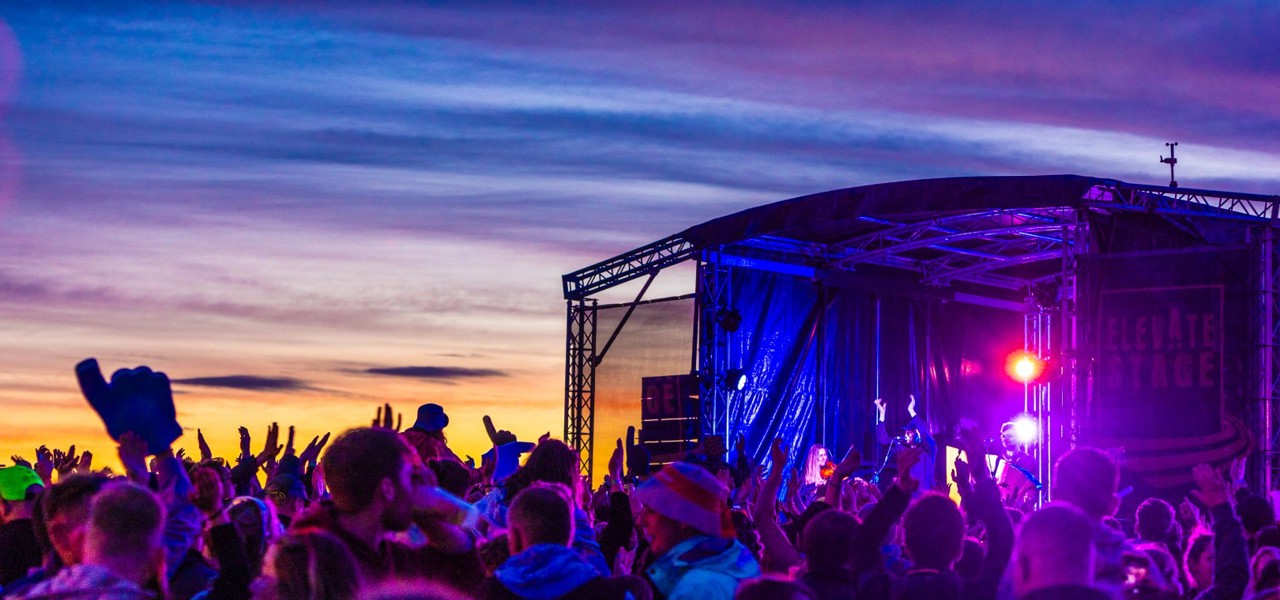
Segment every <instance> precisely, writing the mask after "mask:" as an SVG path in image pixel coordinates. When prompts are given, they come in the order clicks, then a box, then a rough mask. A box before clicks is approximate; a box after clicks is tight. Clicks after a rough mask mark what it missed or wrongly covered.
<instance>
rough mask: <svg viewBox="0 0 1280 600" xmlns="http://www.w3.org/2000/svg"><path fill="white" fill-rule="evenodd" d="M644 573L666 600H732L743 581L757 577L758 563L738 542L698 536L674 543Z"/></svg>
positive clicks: (758, 572) (758, 573)
mask: <svg viewBox="0 0 1280 600" xmlns="http://www.w3.org/2000/svg"><path fill="white" fill-rule="evenodd" d="M645 574H647V575H648V576H649V583H651V584H653V587H654V589H655V590H656V591H657V592H658V594H661V596H662V597H665V598H667V600H732V599H733V592H734V590H736V589H737V588H738V584H739V583H740V582H742V580H744V579H749V578H752V577H758V576H759V575H760V564H759V563H757V562H756V559H755V557H754V556H752V555H751V551H750V550H747V548H746V546H743V545H742V544H741V543H739V542H738V541H737V540H731V539H726V538H719V537H714V536H709V535H699V536H694V537H691V538H689V539H687V540H685V541H683V542H680V543H679V544H676V545H675V547H673V548H672V549H671V550H669V551H667V553H666V554H663V555H662V556H660V557H658V559H657V560H656V561H654V563H653V565H651V566H650V567H649V568H648V569H647V570H646V571H645Z"/></svg>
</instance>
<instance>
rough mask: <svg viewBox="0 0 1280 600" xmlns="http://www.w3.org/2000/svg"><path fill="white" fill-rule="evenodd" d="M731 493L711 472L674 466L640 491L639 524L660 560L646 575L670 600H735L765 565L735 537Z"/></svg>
mask: <svg viewBox="0 0 1280 600" xmlns="http://www.w3.org/2000/svg"><path fill="white" fill-rule="evenodd" d="M728 497H729V491H728V490H727V489H726V488H725V486H724V485H723V484H721V483H720V481H719V480H717V479H716V478H715V476H714V475H712V474H711V473H710V472H708V471H707V470H705V469H703V468H701V467H698V466H695V465H692V464H689V463H684V462H675V463H671V464H669V465H667V466H665V467H663V469H662V470H661V471H658V473H657V474H655V475H654V476H653V477H651V478H650V479H649V480H648V481H646V482H645V483H644V484H643V485H641V486H640V487H639V488H637V489H636V491H635V500H636V501H637V502H639V503H640V506H641V509H640V515H639V517H637V524H638V525H639V527H640V529H641V531H642V532H643V533H644V536H645V538H646V539H647V540H648V542H649V549H650V552H651V553H652V555H653V556H654V557H656V558H655V559H654V561H653V563H652V564H651V565H650V566H649V568H648V569H646V570H645V575H646V576H647V578H648V579H649V583H650V585H652V586H653V588H654V590H655V591H656V593H655V594H654V595H655V597H665V598H667V599H668V600H683V599H689V598H697V599H698V600H730V599H732V598H733V594H734V591H735V590H736V589H737V587H738V584H739V583H741V582H742V581H743V580H745V579H749V578H752V577H757V576H759V575H760V565H759V564H758V563H757V562H756V559H755V557H753V556H752V555H751V551H750V550H748V549H747V548H746V547H745V546H743V545H742V544H741V543H740V542H738V540H737V539H736V536H735V534H734V529H733V520H732V517H731V515H730V514H729V506H728V504H727V500H728Z"/></svg>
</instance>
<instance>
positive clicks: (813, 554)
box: [800, 510, 858, 573]
mask: <svg viewBox="0 0 1280 600" xmlns="http://www.w3.org/2000/svg"><path fill="white" fill-rule="evenodd" d="M857 531H858V519H857V517H854V516H853V515H851V514H849V513H847V512H844V511H840V510H824V511H822V512H821V513H818V515H817V516H815V517H813V518H812V519H810V520H809V522H808V523H807V524H806V525H805V526H804V532H803V533H802V534H801V536H800V551H801V552H803V553H804V556H805V563H806V564H807V565H808V567H809V570H810V571H823V572H828V573H829V572H831V571H843V570H847V569H848V568H849V565H850V561H851V560H853V551H854V547H853V539H854V534H856V533H857Z"/></svg>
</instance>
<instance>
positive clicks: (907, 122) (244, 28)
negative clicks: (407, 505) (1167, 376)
mask: <svg viewBox="0 0 1280 600" xmlns="http://www.w3.org/2000/svg"><path fill="white" fill-rule="evenodd" d="M77 4H78V5H79V6H77ZM366 4H367V3H349V4H347V5H343V4H341V3H337V2H314V3H305V2H290V3H287V4H283V5H277V6H273V7H267V6H266V5H264V4H263V3H259V2H241V3H199V4H181V3H166V4H163V5H160V4H155V5H153V4H147V3H102V2H93V3H90V2H82V3H35V2H18V3H17V4H16V5H10V6H7V7H6V8H5V10H4V11H3V12H0V256H2V257H4V259H3V260H0V364H3V365H5V367H6V368H4V369H3V372H0V410H16V411H19V412H20V413H21V414H23V415H29V416H30V418H29V419H27V420H26V421H25V422H27V423H29V424H31V425H32V427H31V428H29V429H28V428H24V429H22V430H17V429H11V427H13V426H12V425H4V426H0V427H3V428H4V430H0V455H3V456H7V454H9V453H12V452H18V451H23V452H25V453H27V454H29V453H30V450H29V449H28V450H23V448H26V447H27V446H29V445H30V443H31V442H33V441H35V440H36V439H38V438H39V436H37V435H35V433H32V432H47V431H49V430H51V429H53V428H56V430H57V431H58V434H57V435H56V436H55V437H57V439H48V441H50V442H52V443H58V444H64V445H65V444H66V443H71V442H76V441H79V443H81V444H82V447H83V445H90V446H93V447H95V448H98V449H99V452H100V453H103V454H104V455H105V454H106V453H108V450H107V447H106V445H105V444H106V442H105V437H104V436H103V434H102V433H101V432H100V426H98V425H97V423H96V421H95V420H94V418H93V416H92V414H89V413H88V410H87V409H86V408H84V407H83V405H82V401H81V400H80V399H79V398H78V395H77V394H76V391H75V389H74V387H73V380H72V378H71V376H70V373H71V366H72V365H73V364H74V363H75V362H76V361H77V360H78V359H80V358H83V357H85V356H90V355H95V356H98V357H99V358H100V359H101V360H102V362H103V364H104V367H106V368H109V369H112V368H117V367H121V366H133V365H135V364H140V363H148V364H152V365H153V366H156V367H158V368H162V369H166V370H168V371H169V372H170V374H171V375H172V376H173V377H174V378H175V379H187V380H193V381H194V383H193V382H190V381H189V382H188V383H186V384H182V385H179V386H177V387H178V389H179V391H180V392H183V394H181V395H180V411H181V414H182V415H184V424H189V425H196V424H199V425H201V426H204V427H210V428H216V431H213V432H211V439H212V441H213V442H214V443H215V445H217V444H219V443H222V444H226V445H228V446H227V447H228V449H229V444H231V439H232V436H233V435H234V425H235V424H237V423H239V422H244V423H246V424H250V425H252V426H254V427H260V426H263V425H265V423H266V422H269V421H271V420H281V421H290V420H292V421H298V422H299V427H300V429H301V430H302V431H303V433H307V432H310V431H312V430H319V429H321V428H326V427H330V426H331V424H332V423H334V422H341V423H343V424H347V423H354V422H355V421H358V420H359V419H363V418H365V413H369V414H370V415H371V414H372V408H371V407H372V406H373V403H374V402H375V401H377V400H379V399H383V398H387V399H391V400H392V401H394V402H396V404H397V408H400V409H401V410H411V409H412V408H413V407H414V406H416V404H417V403H418V402H420V401H421V400H422V399H424V398H427V397H431V398H443V399H446V400H450V401H452V402H454V403H455V406H456V408H451V409H450V412H451V415H453V417H454V422H455V423H464V424H467V425H466V427H467V428H466V429H461V428H459V430H458V431H457V432H456V434H455V437H456V438H457V439H458V443H459V444H460V445H462V446H463V447H464V448H463V449H464V450H466V451H467V452H469V453H473V454H474V453H476V452H478V451H479V450H480V448H479V445H478V440H479V436H480V435H481V434H480V433H479V429H478V426H474V427H473V426H472V425H474V424H475V423H478V421H479V415H480V414H483V413H485V412H494V413H502V414H504V415H507V418H509V419H511V421H512V422H513V424H512V426H511V427H510V428H513V429H515V428H516V427H515V424H514V423H515V422H519V423H520V426H521V427H523V428H524V429H527V431H518V433H521V435H522V436H526V437H536V434H537V433H540V432H541V431H544V430H548V429H550V430H552V431H553V432H558V431H559V429H560V427H561V420H562V418H563V412H562V410H561V408H560V405H561V402H562V398H561V393H562V392H561V386H562V384H563V372H562V369H563V365H562V363H563V342H562V339H561V338H562V336H563V318H564V317H563V303H562V301H561V300H560V295H559V294H560V288H559V286H560V281H559V276H560V275H561V274H562V273H565V272H568V271H571V270H574V269H576V268H578V267H581V266H584V265H586V264H589V263H592V262H595V261H596V260H599V259H602V258H605V257H607V256H610V255H612V254H615V253H617V252H621V251H624V250H628V249H630V248H633V247H635V246H638V245H640V244H643V243H646V242H649V241H652V240H654V239H657V238H660V237H663V236H665V235H667V234H670V233H673V232H675V231H679V230H681V229H683V228H685V227H688V226H690V225H692V224H695V223H698V222H701V221H704V220H707V219H709V218H712V217H715V216H718V215H721V214H725V213H728V212H732V211H736V210H740V209H742V208H746V207H749V206H753V205H756V204H760V203H765V202H770V201H774V200H781V199H784V198H788V197H792V196H797V195H801V194H806V193H811V192H817V191H823V190H827V189H833V188H840V187H848V186H852V185H861V184H868V183H878V182H883V181H893V180H901V179H916V178H922V177H935V176H952V175H1002V174H1049V173H1077V174H1082V175H1097V176H1105V177H1115V178H1119V179H1124V180H1128V181H1134V182H1143V183H1164V182H1166V181H1167V169H1166V168H1165V167H1164V166H1163V165H1160V164H1159V163H1158V162H1157V157H1158V155H1160V154H1161V153H1164V152H1166V149H1165V147H1164V145H1163V143H1164V142H1166V141H1174V140H1176V141H1178V142H1180V145H1179V147H1178V153H1179V159H1180V161H1181V162H1180V164H1179V172H1178V179H1179V180H1180V182H1181V183H1182V185H1184V186H1188V187H1192V186H1194V187H1210V188H1219V189H1229V190H1236V191H1250V192H1261V193H1278V192H1280V53H1277V52H1276V36H1275V31H1277V30H1280V5H1277V4H1275V3H1270V2H1253V3H1250V2H1237V3H1229V4H1228V3H1203V2H1163V1H1162V2H1085V3H1069V4H1062V3H1050V2H1009V3H999V4H991V5H989V6H988V7H987V8H986V9H983V10H981V11H972V10H970V9H965V8H961V7H960V6H959V5H957V4H955V3H942V2H935V3H920V4H918V5H916V6H914V7H899V6H896V5H894V6H883V7H880V6H876V3H864V4H866V6H861V5H859V6H849V5H848V3H822V2H808V3H803V4H800V5H798V6H792V7H787V8H780V7H777V6H773V5H772V4H759V5H753V4H739V3H735V4H726V5H719V6H717V7H708V6H703V5H702V4H705V3H693V4H690V3H654V2H647V3H635V5H634V6H626V5H623V4H615V3H609V7H601V6H596V5H597V4H602V3H580V4H573V3H558V4H555V5H540V6H537V7H532V6H527V5H525V4H524V3H513V5H511V6H503V5H498V4H491V5H488V7H487V8H484V9H474V8H472V7H469V6H467V5H466V4H459V5H456V6H451V5H449V4H440V5H435V6H433V7H432V8H424V7H421V6H418V5H416V4H407V3H406V4H399V5H396V4H382V3H379V4H380V6H379V7H378V8H371V7H368V6H365V5H366ZM660 282H661V285H660V287H661V288H662V290H659V291H660V292H661V291H674V292H683V291H685V290H686V288H688V287H690V286H691V282H690V281H689V280H688V279H687V278H685V279H683V280H681V279H680V278H679V277H675V278H672V279H667V280H662V279H660ZM188 398H191V400H188ZM297 403H305V405H306V406H307V407H308V409H307V413H306V416H305V417H295V416H294V415H295V414H296V413H297V410H296V408H294V407H295V406H296V404H297ZM6 421H7V422H12V421H10V420H6ZM499 421H501V419H499ZM206 424H208V425H206ZM499 424H500V425H502V423H501V422H500V423H499ZM473 429H474V430H475V431H472V430H473ZM41 435H43V436H44V437H45V438H48V434H47V433H42V434H41Z"/></svg>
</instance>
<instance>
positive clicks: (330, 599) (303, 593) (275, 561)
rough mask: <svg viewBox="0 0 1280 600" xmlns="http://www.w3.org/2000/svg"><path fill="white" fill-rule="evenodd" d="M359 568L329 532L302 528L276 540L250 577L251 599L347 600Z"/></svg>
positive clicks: (354, 595)
mask: <svg viewBox="0 0 1280 600" xmlns="http://www.w3.org/2000/svg"><path fill="white" fill-rule="evenodd" d="M360 585H361V582H360V570H359V569H358V568H357V567H356V561H355V558H353V557H352V556H351V551H350V550H348V549H347V545H346V544H344V543H342V540H339V539H338V538H337V537H334V536H333V534H330V533H327V532H324V531H321V530H318V529H310V528H307V529H302V530H301V531H295V532H292V533H290V534H288V535H286V536H284V537H283V538H281V539H280V541H278V542H277V543H276V544H275V545H273V546H272V547H271V550H270V551H269V552H267V558H266V560H265V561H264V563H263V565H262V574H261V575H259V576H258V577H257V578H256V579H254V580H253V584H252V585H251V586H250V591H252V592H253V599H254V600H350V599H353V598H357V597H359V594H360Z"/></svg>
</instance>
